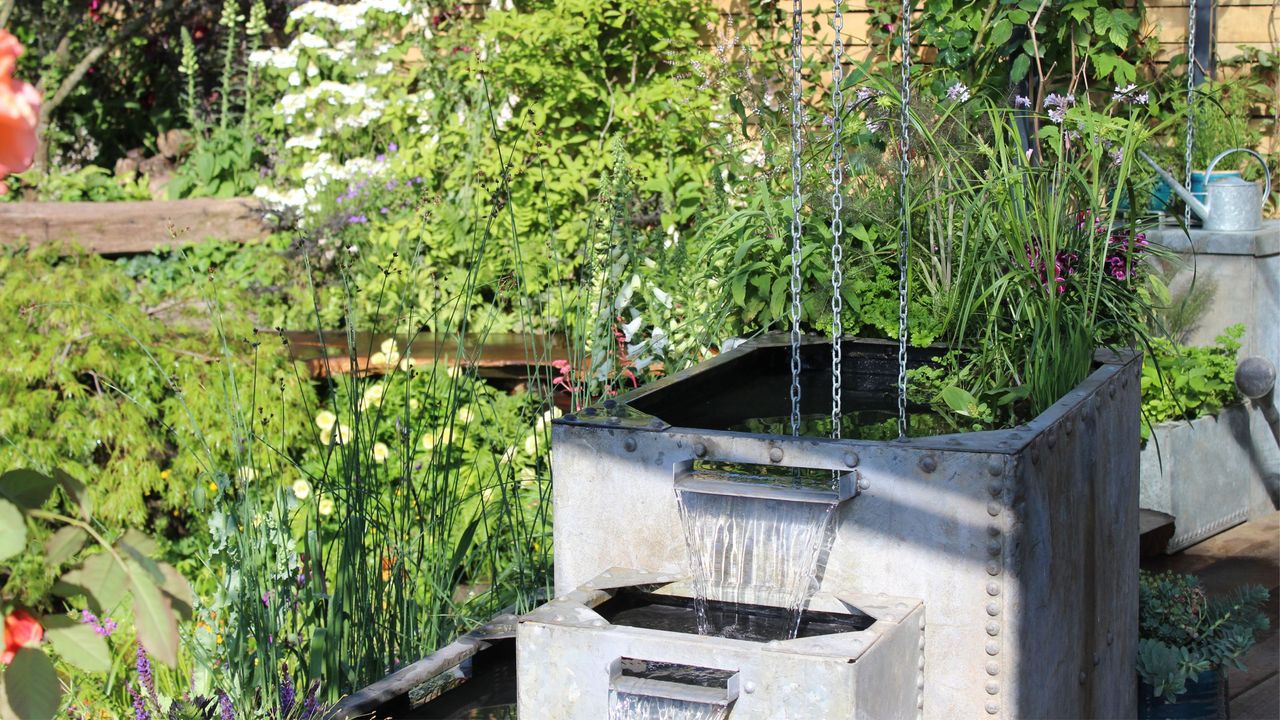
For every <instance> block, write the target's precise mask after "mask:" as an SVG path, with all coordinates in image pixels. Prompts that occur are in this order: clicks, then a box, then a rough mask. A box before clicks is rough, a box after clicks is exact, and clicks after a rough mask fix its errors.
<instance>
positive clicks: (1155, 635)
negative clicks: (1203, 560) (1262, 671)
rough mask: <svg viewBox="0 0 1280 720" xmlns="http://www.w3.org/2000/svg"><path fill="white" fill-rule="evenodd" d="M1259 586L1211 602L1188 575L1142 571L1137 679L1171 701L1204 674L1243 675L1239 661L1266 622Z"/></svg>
mask: <svg viewBox="0 0 1280 720" xmlns="http://www.w3.org/2000/svg"><path fill="white" fill-rule="evenodd" d="M1268 597H1270V594H1269V593H1268V592H1267V591H1266V590H1265V589H1264V588H1262V587H1259V586H1246V587H1242V588H1239V589H1237V590H1236V591H1234V592H1233V593H1232V594H1231V595H1229V596H1227V597H1225V598H1210V597H1209V596H1208V595H1206V593H1205V591H1204V588H1203V587H1202V586H1201V585H1200V581H1199V580H1197V579H1196V578H1195V577H1194V576H1192V575H1174V574H1172V573H1161V574H1154V573H1148V572H1145V571H1144V572H1142V573H1141V575H1140V581H1139V585H1138V627H1139V630H1138V636H1139V639H1138V677H1140V678H1142V680H1143V682H1146V683H1147V684H1149V685H1151V687H1152V689H1153V690H1154V692H1155V694H1156V695H1157V696H1159V697H1162V698H1163V699H1164V700H1165V701H1167V702H1174V700H1175V699H1176V698H1177V696H1178V695H1180V694H1181V693H1183V692H1185V690H1186V683H1187V681H1188V680H1192V679H1195V677H1196V676H1197V675H1199V674H1200V673H1202V672H1204V671H1206V670H1214V671H1223V670H1225V669H1227V668H1229V667H1234V668H1236V669H1238V670H1243V669H1244V665H1243V664H1241V662H1240V658H1241V657H1243V656H1244V654H1245V653H1246V652H1248V650H1249V648H1250V647H1252V646H1253V643H1254V636H1255V634H1256V633H1257V632H1259V631H1261V630H1265V629H1267V627H1268V626H1269V624H1270V623H1269V621H1268V620H1267V616H1266V615H1265V614H1264V613H1263V612H1262V606H1263V605H1264V604H1265V603H1266V602H1267V598H1268Z"/></svg>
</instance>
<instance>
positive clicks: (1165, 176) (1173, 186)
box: [1138, 150, 1209, 222]
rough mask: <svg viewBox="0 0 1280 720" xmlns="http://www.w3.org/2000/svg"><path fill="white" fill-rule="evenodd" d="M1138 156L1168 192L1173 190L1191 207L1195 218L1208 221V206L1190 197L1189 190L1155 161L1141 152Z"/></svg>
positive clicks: (1192, 196) (1194, 197)
mask: <svg viewBox="0 0 1280 720" xmlns="http://www.w3.org/2000/svg"><path fill="white" fill-rule="evenodd" d="M1138 155H1139V156H1140V157H1141V158H1142V159H1143V160H1146V161H1147V164H1148V165H1150V166H1151V168H1152V169H1153V170H1155V171H1156V175H1159V176H1160V179H1161V180H1163V181H1164V183H1165V184H1166V185H1168V186H1169V189H1170V190H1173V191H1174V192H1175V193H1177V194H1178V197H1180V198H1182V199H1183V201H1185V202H1186V203H1187V205H1189V206H1191V212H1194V213H1195V214H1196V215H1197V216H1199V218H1200V219H1201V220H1203V221H1205V222H1208V221H1209V208H1208V206H1206V205H1205V204H1204V203H1202V202H1200V201H1199V200H1197V199H1196V196H1195V195H1192V194H1191V191H1190V190H1188V189H1187V188H1185V187H1183V186H1182V184H1181V183H1179V182H1178V181H1177V180H1174V179H1173V176H1172V175H1170V174H1169V172H1168V171H1167V170H1165V169H1164V168H1162V167H1160V165H1159V164H1158V163H1156V161H1155V160H1152V159H1151V156H1150V155H1148V154H1146V153H1145V152H1143V151H1141V150H1139V151H1138Z"/></svg>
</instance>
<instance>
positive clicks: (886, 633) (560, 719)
mask: <svg viewBox="0 0 1280 720" xmlns="http://www.w3.org/2000/svg"><path fill="white" fill-rule="evenodd" d="M673 580H674V578H672V577H670V576H665V575H658V574H651V573H634V572H631V571H628V570H624V569H617V568H615V569H612V570H609V571H606V572H605V573H603V574H602V575H601V576H600V577H598V578H596V579H595V580H593V581H591V582H588V583H586V584H585V585H584V586H582V587H580V588H577V589H575V590H573V591H572V592H569V593H567V594H565V595H563V596H561V597H559V598H557V599H556V600H554V601H552V602H550V603H547V604H546V605H543V606H542V607H539V608H538V609H536V610H534V611H533V612H531V613H529V614H528V615H525V616H523V617H521V618H520V623H519V627H518V630H517V635H516V656H517V660H516V662H517V668H518V673H519V677H520V687H519V695H520V700H519V716H520V718H521V720H600V718H608V717H617V716H619V714H618V713H615V712H612V711H611V708H617V707H620V703H621V707H629V708H631V709H633V712H631V713H625V714H622V715H621V716H623V717H726V716H728V717H732V718H734V720H788V719H794V720H812V719H813V718H875V719H876V720H910V719H911V718H915V717H917V714H918V712H919V710H918V707H919V706H920V704H921V702H922V698H921V697H920V692H921V690H920V688H921V687H923V685H924V679H923V678H924V675H923V666H924V663H923V657H922V655H923V648H924V637H923V634H924V630H925V618H924V611H923V608H922V607H921V604H920V601H918V600H911V599H906V598H896V597H886V596H857V595H840V596H834V595H829V594H818V595H816V596H814V598H813V599H812V601H811V603H810V604H809V609H810V611H817V612H820V613H825V614H828V615H832V616H834V615H842V616H848V617H850V618H852V617H853V614H854V611H852V610H851V609H850V608H857V611H860V612H859V613H858V617H859V618H861V619H862V620H863V622H861V623H859V624H858V625H857V626H856V627H859V628H861V629H857V630H852V631H849V632H838V633H833V634H824V635H819V636H815V637H800V638H797V639H794V640H775V641H769V642H764V641H755V640H747V639H741V638H726V637H711V636H702V635H696V634H687V633H683V632H675V631H672V630H670V629H655V628H651V627H639V626H635V625H628V624H625V623H623V622H622V621H621V620H619V621H611V620H607V619H606V617H610V618H612V617H613V615H611V613H610V611H608V610H606V608H607V607H609V606H610V604H611V603H614V604H616V603H618V602H619V601H622V600H623V599H624V598H625V594H624V593H626V592H628V591H630V592H637V591H639V592H644V593H646V596H648V597H667V598H671V599H679V598H688V597H691V596H692V589H691V587H690V586H689V585H688V584H687V583H680V582H672V581H673ZM619 617H621V614H619ZM655 667H656V668H659V674H658V676H657V677H654V676H653V674H652V672H651V669H652V668H655ZM682 674H683V675H684V677H682ZM689 674H692V675H694V676H695V677H698V678H699V679H698V680H696V681H693V680H689V679H688V677H687V676H688V675H689ZM707 675H711V677H710V678H709V679H708V677H707ZM649 701H656V702H657V703H659V704H660V707H661V708H662V709H663V711H665V713H666V714H656V715H655V714H651V713H646V712H644V711H643V709H645V708H652V707H654V706H650V705H646V704H645V703H646V702H649ZM627 702H633V703H634V704H632V705H630V706H627V705H626V704H625V703H627ZM673 704H674V705H675V707H673ZM691 707H697V708H702V709H703V710H711V711H712V712H710V713H707V714H697V715H694V714H689V715H686V714H680V713H679V711H676V708H680V709H683V710H685V711H686V712H687V711H688V709H689V708H691ZM634 709H641V711H640V712H639V713H636V712H634ZM655 709H656V708H655ZM673 711H675V712H674V714H673ZM715 711H719V712H721V713H724V714H716V712H715Z"/></svg>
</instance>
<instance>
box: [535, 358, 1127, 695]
mask: <svg viewBox="0 0 1280 720" xmlns="http://www.w3.org/2000/svg"><path fill="white" fill-rule="evenodd" d="M928 354H929V353H928V352H927V351H923V352H921V353H920V354H919V355H918V356H917V357H915V361H916V362H919V361H923V360H924V359H926V358H927V356H928ZM829 357H830V346H829V344H828V343H826V342H823V341H818V340H813V341H809V342H806V343H805V344H804V345H803V347H802V359H803V365H804V377H803V382H804V389H805V392H804V393H803V398H804V401H805V403H804V407H803V408H802V409H803V411H804V412H805V413H812V414H815V415H818V414H825V413H827V412H828V411H829V407H827V405H828V404H829V402H830V399H829V396H827V395H826V388H827V383H828V378H829V373H830V360H829ZM844 357H845V365H844V368H845V370H844V387H845V388H846V392H845V396H844V400H843V404H844V408H845V409H846V411H849V410H850V409H859V408H875V407H892V405H891V403H892V393H893V382H894V378H895V377H896V346H895V345H890V344H888V343H882V342H875V341H859V340H850V341H847V342H846V343H845V347H844ZM1095 360H1096V362H1095V366H1094V368H1093V370H1092V372H1091V373H1090V374H1089V375H1088V377H1087V378H1086V379H1085V380H1084V381H1083V382H1082V383H1080V385H1079V386H1078V387H1076V388H1075V389H1074V390H1072V391H1071V392H1069V393H1067V394H1066V395H1065V396H1064V397H1063V398H1062V399H1061V400H1059V402H1057V403H1056V404H1055V405H1053V406H1052V407H1051V408H1049V409H1048V410H1047V411H1045V412H1044V413H1042V414H1041V415H1040V416H1039V417H1037V418H1035V419H1034V420H1032V421H1031V422H1029V423H1027V424H1026V425H1024V426H1019V427H1017V428H1014V429H1009V430H999V431H990V432H975V433H965V434H956V435H941V436H934V437H920V438H911V439H908V440H905V441H897V440H890V441H870V440H830V439H824V438H813V437H791V436H785V435H769V434H761V433H755V432H746V431H743V430H740V429H734V428H735V427H738V426H741V425H742V424H743V422H744V421H746V420H748V419H751V418H760V417H776V416H785V415H786V414H787V409H786V407H787V404H788V402H789V401H788V397H787V387H788V386H789V380H790V377H789V350H788V347H787V342H786V340H785V339H784V338H778V337H766V338H762V339H758V340H756V341H752V342H750V343H748V344H747V345H744V346H742V347H740V348H738V349H736V350H734V351H732V352H728V353H725V354H723V355H721V356H719V357H717V358H715V359H714V360H711V361H709V362H706V363H703V364H700V365H698V366H697V367H695V368H692V369H690V370H688V371H686V372H683V373H680V374H677V375H674V376H671V377H669V378H666V379H663V380H661V381H658V382H656V383H653V384H651V385H649V386H646V387H644V388H642V389H639V390H637V391H635V392H633V393H630V394H628V395H624V396H621V397H619V398H617V400H616V401H612V402H608V403H606V404H604V405H601V406H600V407H595V408H588V409H585V410H584V411H582V412H580V413H577V414H574V415H567V416H565V417H564V418H563V419H562V420H560V421H557V422H556V423H555V424H554V428H553V446H552V447H553V452H552V471H553V476H554V501H555V548H556V592H557V593H558V594H564V593H568V592H571V591H573V590H574V589H575V588H578V587H579V586H582V585H584V584H586V583H588V582H589V581H591V580H592V579H593V578H595V577H596V576H597V575H599V574H600V573H601V572H603V571H605V570H607V569H609V568H615V567H625V568H634V569H635V570H637V571H643V572H654V573H664V574H668V575H672V576H677V577H688V576H689V575H690V568H689V566H688V560H687V552H686V547H685V541H684V534H683V532H682V527H681V520H680V515H679V510H678V507H677V500H676V492H675V486H676V483H677V481H678V479H680V478H682V477H687V473H688V469H689V468H690V467H691V465H695V464H697V463H745V464H753V465H764V466H769V465H774V466H779V467H803V468H819V469H824V470H830V471H837V472H838V473H845V474H852V476H853V478H854V482H855V483H856V487H857V491H858V493H859V496H858V498H857V499H856V500H855V501H853V502H849V503H845V504H843V505H842V506H841V507H840V509H839V511H838V516H837V517H836V519H835V530H834V532H835V537H834V540H833V542H832V545H831V547H830V550H829V552H828V554H827V557H825V559H824V564H823V571H822V573H821V577H820V584H821V590H822V591H828V590H830V591H831V592H834V593H853V594H866V595H894V596H901V597H910V598H919V599H920V600H921V601H923V604H924V612H925V614H926V616H927V617H928V625H927V628H926V630H925V637H924V638H923V641H922V642H923V644H924V658H923V662H922V663H921V665H922V667H921V668H902V670H903V671H910V672H911V673H912V676H913V677H915V678H916V682H917V684H918V685H919V696H918V703H917V704H918V711H919V716H920V717H925V718H938V719H939V720H942V719H950V718H961V717H963V718H974V717H999V718H1029V717H1035V718H1123V717H1133V716H1134V714H1135V712H1136V689H1135V688H1136V683H1135V681H1134V672H1133V658H1134V655H1135V652H1136V646H1137V592H1138V588H1137V570H1138V452H1139V434H1138V417H1139V415H1138V408H1139V402H1140V393H1139V384H1140V383H1139V372H1140V367H1141V360H1140V357H1139V356H1138V355H1137V354H1134V353H1124V354H1115V353H1110V352H1099V353H1098V355H1097V357H1096V358H1095ZM917 670H918V671H919V672H918V673H917ZM815 682H819V681H815Z"/></svg>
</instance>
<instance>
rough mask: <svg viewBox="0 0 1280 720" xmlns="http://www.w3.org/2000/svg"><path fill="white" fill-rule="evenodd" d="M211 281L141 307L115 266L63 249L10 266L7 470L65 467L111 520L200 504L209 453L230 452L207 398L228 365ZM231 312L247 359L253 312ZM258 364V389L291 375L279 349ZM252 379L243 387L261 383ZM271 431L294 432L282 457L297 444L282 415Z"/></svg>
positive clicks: (3, 306) (0, 428)
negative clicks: (209, 324)
mask: <svg viewBox="0 0 1280 720" xmlns="http://www.w3.org/2000/svg"><path fill="white" fill-rule="evenodd" d="M206 282H207V284H206V285H205V286H204V287H195V286H194V285H195V283H190V284H188V286H187V289H186V290H184V291H183V292H180V293H175V294H172V295H169V296H168V297H166V298H164V299H162V300H161V299H156V300H153V301H152V302H153V304H150V305H148V306H146V307H143V306H140V305H139V304H137V303H136V302H135V298H134V297H132V296H131V295H130V294H129V292H128V288H129V286H130V283H129V282H128V280H127V277H126V276H124V275H123V274H122V273H120V272H119V271H117V270H116V269H114V268H113V267H112V263H111V262H109V261H106V260H102V259H99V258H96V257H92V256H85V255H77V254H72V255H68V256H61V257H60V256H59V254H58V249H57V248H54V247H47V248H44V249H41V250H36V251H32V252H30V253H27V252H25V251H21V252H18V253H16V254H11V255H6V256H0V295H2V296H3V300H0V316H2V317H3V318H4V319H3V320H0V325H2V326H3V332H4V333H5V334H6V335H7V336H8V337H10V338H11V340H10V343H11V345H10V349H11V352H10V354H9V356H8V357H9V360H8V361H7V362H6V363H5V365H4V367H3V369H0V468H3V467H14V466H18V465H27V466H32V467H38V468H45V469H48V468H52V467H62V468H64V469H65V470H66V471H67V472H68V473H70V474H71V475H73V476H75V477H77V478H79V479H80V480H81V481H82V482H85V483H86V484H87V485H88V486H89V492H90V495H91V496H92V497H93V499H94V502H95V505H96V507H97V515H98V517H99V518H100V519H102V520H103V521H104V522H108V523H111V524H112V525H115V524H118V523H127V524H131V525H141V524H143V523H146V522H152V523H154V524H155V526H156V527H157V529H160V530H164V529H166V528H169V527H171V526H172V527H175V528H180V527H182V526H183V524H184V523H185V522H186V521H187V519H188V516H187V515H186V513H188V512H189V511H191V510H192V509H193V503H199V502H200V500H201V498H202V496H203V494H202V493H201V492H200V491H199V489H198V488H197V489H196V490H195V491H194V492H193V486H194V481H195V479H196V478H197V477H199V476H200V475H201V474H202V473H203V471H204V468H203V466H202V463H203V462H204V459H203V456H204V455H205V454H206V453H209V454H212V455H214V456H215V457H218V456H220V457H226V456H228V455H229V453H230V452H231V447H230V439H229V438H228V437H227V436H226V435H224V434H220V433H219V432H217V431H216V428H218V427H219V426H220V425H221V422H220V420H221V418H222V417H223V414H224V413H225V411H226V407H225V405H224V404H223V403H222V402H221V398H219V397H217V396H216V395H215V394H214V393H211V392H209V390H208V389H209V388H210V387H211V386H212V385H213V384H214V383H213V379H214V378H216V377H217V374H218V369H217V361H218V356H217V354H214V355H211V354H210V346H209V342H208V340H207V333H208V330H207V329H202V328H201V327H200V324H201V322H202V320H201V319H200V318H201V316H202V315H203V312H202V308H205V307H209V306H210V304H216V303H217V302H218V300H219V298H218V297H217V296H216V294H214V293H213V291H212V290H211V288H213V287H216V286H215V285H214V284H213V282H212V281H206ZM204 293H209V295H208V296H206V295H205V294H204ZM224 312H225V313H226V317H227V323H228V328H227V331H228V332H231V333H234V335H235V336H236V337H237V338H240V339H238V340H236V341H235V346H236V348H237V350H238V351H240V352H245V351H248V350H250V347H251V345H250V341H249V338H250V337H251V335H252V330H251V328H250V327H249V326H248V324H247V323H246V322H245V320H244V316H243V315H242V314H241V313H240V312H239V311H235V310H233V308H232V307H226V308H224ZM161 320H163V321H164V322H161ZM228 349H230V348H228ZM214 352H215V353H218V351H217V350H215V351H214ZM258 362H259V365H258V368H257V373H258V377H259V378H260V381H261V382H264V383H269V384H271V385H273V386H275V385H278V384H279V383H280V382H281V381H283V380H286V379H291V378H293V377H294V374H293V370H292V367H291V365H290V364H289V363H288V362H287V359H286V358H285V356H284V353H283V352H282V351H281V349H280V347H279V344H278V343H273V344H269V345H267V346H266V347H265V348H263V350H262V352H261V353H259V356H258ZM242 372H244V373H245V374H244V375H243V376H242V379H243V381H245V382H247V381H248V378H250V377H252V373H251V372H248V371H242ZM292 385H293V387H292V389H290V390H289V391H288V392H286V393H284V394H283V395H281V396H280V397H279V400H278V402H280V403H282V404H283V406H284V407H285V408H291V407H300V406H301V405H302V403H303V402H304V398H305V397H306V396H307V394H309V392H310V391H309V389H306V388H298V387H296V383H294V384H292ZM246 411H247V408H246ZM193 425H194V426H196V427H203V428H211V430H210V431H209V432H208V433H207V434H201V433H195V432H193V431H192V430H191V428H192V426H193ZM269 427H271V428H272V429H273V432H275V433H277V437H281V436H279V435H278V433H282V432H283V433H284V435H283V436H282V437H283V440H284V447H285V448H289V447H292V446H293V443H295V442H297V440H298V439H299V438H300V434H301V429H299V428H292V429H290V428H287V427H285V426H284V425H283V424H282V420H281V418H280V417H277V418H276V419H275V420H274V421H271V424H270V426H269ZM171 511H177V512H178V515H177V517H175V516H174V515H172V513H171Z"/></svg>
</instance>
